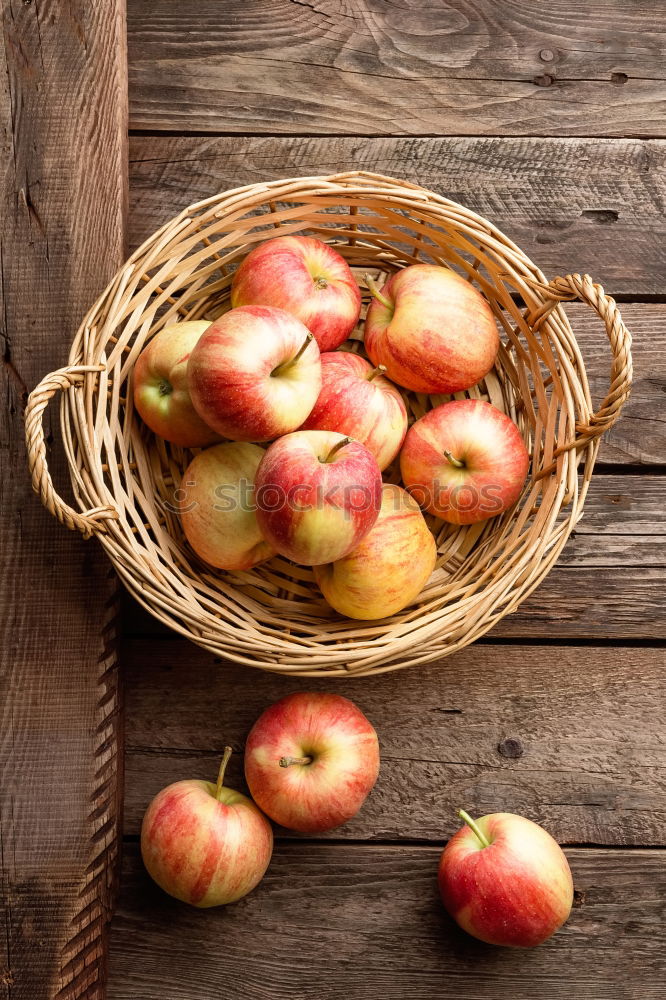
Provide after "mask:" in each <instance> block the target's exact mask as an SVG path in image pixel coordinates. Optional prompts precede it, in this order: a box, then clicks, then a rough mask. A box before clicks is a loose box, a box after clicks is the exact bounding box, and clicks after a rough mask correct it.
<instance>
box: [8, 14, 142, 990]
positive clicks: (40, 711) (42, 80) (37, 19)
mask: <svg viewBox="0 0 666 1000" xmlns="http://www.w3.org/2000/svg"><path fill="white" fill-rule="evenodd" d="M1 11H2V13H1V17H2V24H3V31H4V45H3V46H2V49H1V58H2V59H3V66H2V69H1V76H2V80H3V91H2V94H1V95H0V115H1V116H2V125H3V129H2V139H0V142H1V143H2V153H3V156H2V162H3V164H4V183H3V192H2V195H3V209H4V210H3V212H2V223H1V224H0V225H1V226H2V229H1V240H2V243H1V248H2V254H1V257H0V273H1V279H2V292H3V298H4V308H3V309H2V311H0V327H1V332H2V341H3V350H4V359H5V361H4V366H3V376H2V407H1V409H0V414H1V415H0V420H1V422H2V440H3V449H2V455H1V461H2V474H1V475H0V488H1V489H2V510H3V514H4V515H5V520H4V522H3V528H2V536H1V544H2V548H3V552H4V554H5V556H6V560H7V561H6V568H5V572H4V573H3V575H2V579H1V581H0V587H1V588H2V591H1V594H0V618H1V620H2V626H1V627H2V640H1V648H2V657H3V659H2V666H1V668H0V690H1V691H2V692H3V695H4V697H3V698H2V699H1V703H2V707H1V709H0V762H1V766H2V772H3V779H2V789H3V794H2V797H1V803H0V834H1V838H0V842H1V845H2V858H1V869H2V870H1V880H2V898H3V903H4V917H3V925H2V932H1V934H0V941H2V944H1V945H0V948H3V947H4V948H5V952H6V953H5V956H4V958H3V959H2V960H0V996H2V997H7V998H10V997H11V1000H36V998H38V997H39V998H47V997H48V998H54V997H58V998H60V1000H75V998H83V997H85V998H87V1000H101V997H102V994H103V978H104V951H105V935H106V924H107V921H108V918H109V915H110V907H111V890H112V883H113V871H112V864H113V861H114V857H115V854H116V850H117V835H118V811H119V798H120V785H121V778H120V774H119V771H120V763H119V755H118V741H119V732H118V689H117V671H116V665H115V653H114V648H115V644H114V615H115V595H116V593H117V585H116V584H115V582H113V579H112V575H111V574H110V569H109V565H108V562H107V560H106V559H105V558H104V557H103V556H102V553H101V551H100V550H99V549H98V548H97V547H96V545H95V543H88V544H87V545H85V544H84V543H83V542H82V540H81V539H80V538H78V537H75V536H74V535H73V534H70V533H69V532H67V531H65V529H64V528H62V527H61V526H60V525H58V524H56V522H55V521H53V520H52V519H51V518H50V517H49V515H48V514H47V513H46V512H45V511H44V510H43V509H42V507H41V506H40V504H39V502H38V500H37V499H36V498H35V497H34V496H33V495H32V492H31V490H30V484H29V479H28V476H27V472H26V460H25V449H24V445H23V433H24V432H23V422H22V413H21V411H22V408H23V405H24V403H25V399H26V395H27V391H28V389H30V388H32V386H33V385H34V384H35V383H36V382H37V381H38V380H39V378H41V377H42V376H43V375H45V374H46V373H47V372H48V371H49V370H50V369H52V368H56V367H58V366H59V365H62V364H64V363H66V359H67V347H68V344H69V342H70V341H71V339H72V337H73V334H74V331H75V329H76V327H77V326H78V324H79V322H80V319H81V317H82V315H83V313H84V311H85V310H86V309H87V308H88V307H89V306H90V304H91V302H92V300H93V297H94V295H96V294H97V293H99V291H100V290H101V289H102V288H103V287H104V285H105V283H106V282H107V281H108V280H109V279H110V278H111V276H112V274H113V272H114V271H115V269H116V267H117V266H119V264H120V263H121V262H122V259H123V257H124V219H125V212H126V110H127V109H126V91H125V73H126V65H125V51H124V4H123V3H122V2H121V0H106V2H105V3H97V4H89V3H82V2H80V0H74V2H68V3H64V2H60V0H53V2H51V3H49V4H44V3H32V4H31V3H29V2H25V3H13V2H10V0H3V3H2V8H1ZM46 420H47V422H48V426H47V431H48V432H49V436H50V435H51V434H52V435H53V436H54V437H55V438H56V439H57V438H58V434H59V429H58V420H57V408H56V406H55V405H52V406H51V408H50V411H49V412H48V414H47V417H46ZM52 467H53V474H54V477H55V482H56V484H57V485H58V487H61V488H62V489H63V492H64V493H65V495H68V489H67V486H66V483H67V474H66V471H65V468H66V467H65V464H64V462H63V461H62V458H56V457H54V458H53V461H52Z"/></svg>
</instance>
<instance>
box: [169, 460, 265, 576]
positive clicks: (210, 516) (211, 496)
mask: <svg viewBox="0 0 666 1000" xmlns="http://www.w3.org/2000/svg"><path fill="white" fill-rule="evenodd" d="M264 454H265V452H264V449H263V448H260V447H259V445H257V444H250V443H249V442H247V441H229V442H227V443H225V444H218V445H216V446H215V447H214V448H208V449H206V451H202V452H200V453H199V454H198V455H197V456H196V457H195V458H193V459H192V461H191V462H190V464H189V466H188V467H187V469H186V471H185V474H184V475H183V478H182V480H181V483H180V488H179V490H178V491H177V493H178V505H177V508H176V509H177V510H178V513H179V514H180V521H181V524H182V526H183V531H184V532H185V537H186V538H187V540H188V542H189V543H190V545H191V546H192V548H193V549H194V551H195V552H196V553H197V555H198V556H200V557H201V558H202V559H204V560H205V561H206V562H207V563H210V565H211V566H216V567H217V568H218V569H226V570H241V569H250V568H251V567H252V566H256V565H257V563H260V562H263V561H264V560H265V559H270V557H271V556H272V555H274V550H273V549H272V548H271V547H270V545H269V544H268V542H266V541H264V538H263V536H262V534H261V531H260V530H259V525H258V523H257V514H256V508H255V500H254V495H255V489H254V482H255V476H256V474H257V469H258V468H259V464H260V462H261V460H262V459H263V457H264Z"/></svg>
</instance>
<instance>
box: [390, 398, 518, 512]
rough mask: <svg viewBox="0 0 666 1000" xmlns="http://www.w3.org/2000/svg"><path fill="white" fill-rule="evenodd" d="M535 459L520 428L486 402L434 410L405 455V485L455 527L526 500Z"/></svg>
mask: <svg viewBox="0 0 666 1000" xmlns="http://www.w3.org/2000/svg"><path fill="white" fill-rule="evenodd" d="M529 464H530V457H529V454H528V452H527V448H526V447H525V443H524V441H523V439H522V437H521V434H520V431H519V430H518V428H517V427H516V425H515V424H514V422H513V421H512V420H511V419H510V418H509V417H507V416H506V414H505V413H502V411H501V410H498V409H497V407H496V406H493V405H492V404H491V403H487V402H485V400H481V399H460V400H453V401H452V402H450V403H443V404H442V405H441V406H436V407H435V408H434V409H433V410H429V411H428V413H426V414H425V416H423V417H421V418H420V419H419V420H417V421H416V423H414V424H412V426H411V427H410V428H409V430H408V432H407V437H406V438H405V443H404V445H403V448H402V451H401V453H400V471H401V474H402V481H403V483H404V484H405V486H406V487H407V489H408V490H409V492H410V493H411V494H412V496H413V497H414V498H415V499H416V500H417V501H418V502H419V504H420V505H421V506H422V507H423V508H424V510H427V511H428V512H429V513H430V514H435V515H436V516H437V517H441V518H442V519H443V520H444V521H449V522H450V523H451V524H474V523H476V522H477V521H484V520H485V519H486V518H489V517H495V515H497V514H501V513H502V511H504V510H506V509H507V508H508V507H511V505H512V504H514V503H515V502H516V500H517V499H518V497H519V496H520V493H521V490H522V488H523V485H524V483H525V478H526V476H527V471H528V469H529Z"/></svg>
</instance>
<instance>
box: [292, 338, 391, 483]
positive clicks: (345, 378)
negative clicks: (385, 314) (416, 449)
mask: <svg viewBox="0 0 666 1000" xmlns="http://www.w3.org/2000/svg"><path fill="white" fill-rule="evenodd" d="M384 371H385V369H384V366H383V365H380V366H379V367H378V368H373V367H372V365H369V364H368V362H367V361H366V360H365V359H364V358H361V357H359V356H358V354H350V353H349V352H348V351H334V352H332V353H325V354H322V356H321V377H322V387H321V392H320V393H319V396H318V398H317V402H316V403H315V405H314V408H313V410H312V412H311V413H310V416H309V417H308V418H307V420H306V421H305V423H304V424H303V426H302V428H301V429H302V430H312V431H339V432H340V433H341V434H348V435H349V436H350V437H353V438H354V440H355V441H360V442H361V444H364V445H365V446H366V448H369V449H370V451H371V452H372V454H373V455H374V456H375V458H376V459H377V463H378V464H379V468H380V469H381V470H382V471H383V470H384V469H385V468H387V466H389V465H390V464H391V462H392V461H393V459H394V458H395V456H396V455H397V454H398V452H399V451H400V447H401V445H402V442H403V441H404V439H405V434H406V433H407V409H406V407H405V403H404V401H403V398H402V396H401V395H400V391H399V390H398V389H397V388H396V387H395V386H394V385H393V383H392V382H390V381H389V380H388V379H387V378H385V377H384Z"/></svg>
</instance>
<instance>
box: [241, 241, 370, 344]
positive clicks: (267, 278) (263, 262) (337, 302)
mask: <svg viewBox="0 0 666 1000" xmlns="http://www.w3.org/2000/svg"><path fill="white" fill-rule="evenodd" d="M231 304H232V306H234V307H236V306H248V305H263V306H277V307H278V308H279V309H285V310H286V311H287V312H289V313H292V315H294V316H296V317H298V319H300V321H301V323H304V324H305V326H307V328H308V329H309V330H311V331H312V333H313V334H314V337H315V340H316V341H317V343H318V344H319V349H320V350H321V351H334V350H335V349H336V347H339V346H340V344H342V343H343V341H345V340H346V339H347V337H348V336H349V334H350V333H351V332H352V330H353V329H354V327H355V326H356V324H357V323H358V318H359V316H360V314H361V292H360V290H359V287H358V285H357V284H356V281H355V279H354V275H353V274H352V272H351V271H350V269H349V265H348V264H347V262H346V260H345V259H344V257H341V256H340V254H339V253H338V252H337V250H334V249H333V247H332V246H329V245H328V243H323V242H322V241H321V240H316V239H313V238H312V237H311V236H278V237H277V239H274V240H267V241H266V242H265V243H260V244H259V246H257V247H255V248H254V250H252V251H251V252H250V253H249V254H248V255H247V257H246V258H245V260H244V261H243V262H242V263H241V265H240V266H239V268H238V270H237V271H236V273H235V274H234V277H233V281H232V284H231Z"/></svg>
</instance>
